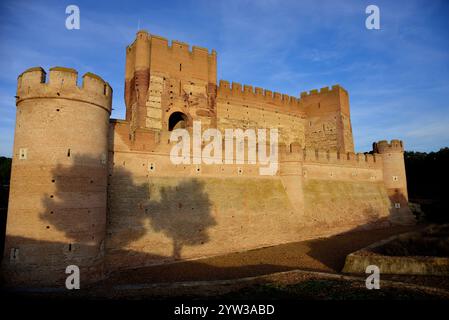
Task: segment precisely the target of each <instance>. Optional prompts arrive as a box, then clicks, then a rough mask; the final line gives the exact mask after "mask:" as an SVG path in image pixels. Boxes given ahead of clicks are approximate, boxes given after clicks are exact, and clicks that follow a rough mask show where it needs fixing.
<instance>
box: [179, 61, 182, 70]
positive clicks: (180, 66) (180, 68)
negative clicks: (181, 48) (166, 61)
mask: <svg viewBox="0 0 449 320" xmlns="http://www.w3.org/2000/svg"><path fill="white" fill-rule="evenodd" d="M179 71H182V63H180V64H179Z"/></svg>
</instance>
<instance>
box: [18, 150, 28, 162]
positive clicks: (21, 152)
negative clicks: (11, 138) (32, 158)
mask: <svg viewBox="0 0 449 320" xmlns="http://www.w3.org/2000/svg"><path fill="white" fill-rule="evenodd" d="M27 153H28V149H27V148H20V149H19V159H20V160H26V159H27Z"/></svg>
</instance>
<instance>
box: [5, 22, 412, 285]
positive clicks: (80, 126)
mask: <svg viewBox="0 0 449 320" xmlns="http://www.w3.org/2000/svg"><path fill="white" fill-rule="evenodd" d="M216 72H217V55H216V52H215V51H214V50H212V52H209V51H208V50H207V49H204V48H200V47H195V46H194V47H192V49H190V48H189V45H188V44H185V43H182V42H178V41H172V42H171V44H170V43H169V42H168V41H167V40H166V39H164V38H162V37H159V36H155V35H150V34H148V33H147V32H146V31H139V32H138V33H137V35H136V39H135V40H134V42H133V43H132V44H131V45H129V46H128V47H127V48H126V74H125V93H124V98H125V103H126V119H124V120H118V119H110V114H111V106H112V88H111V87H110V86H109V84H108V83H107V82H105V81H104V80H103V79H102V78H100V77H99V76H97V75H95V74H92V73H86V74H85V75H84V76H83V79H82V85H81V86H79V85H78V74H77V71H76V70H73V69H69V68H62V67H54V68H51V69H50V70H49V74H48V75H47V74H46V72H45V71H44V70H43V69H42V68H40V67H35V68H31V69H28V70H26V71H25V72H23V73H22V74H21V75H20V76H19V77H18V86H17V97H16V104H17V118H16V129H15V137H14V151H13V164H12V176H11V190H10V197H9V211H8V218H7V231H6V233H7V235H6V245H5V256H4V258H3V261H2V273H3V276H4V278H5V280H6V282H7V283H10V284H12V285H50V286H61V287H63V286H64V281H65V277H66V276H67V275H66V274H65V268H66V267H67V266H68V265H77V266H78V267H79V268H80V271H81V283H82V284H83V283H91V282H95V281H98V280H101V279H103V278H104V277H106V276H107V275H108V274H109V273H111V272H114V271H118V270H121V269H125V268H138V267H143V266H148V265H154V264H164V263H171V262H173V261H178V260H188V259H196V258H200V257H206V256H212V255H219V254H224V253H229V252H237V251H243V250H248V249H254V248H259V247H263V246H270V245H276V244H281V243H287V242H292V241H298V240H304V239H310V238H315V237H319V236H325V235H331V234H336V233H339V232H343V231H347V230H353V229H356V228H362V227H368V226H371V225H373V224H375V223H382V224H395V223H400V224H404V223H413V218H412V215H411V213H410V211H409V209H408V203H407V184H406V174H405V168H404V158H403V150H404V148H403V144H402V142H401V141H399V140H392V141H391V142H387V141H380V142H377V143H374V145H373V146H374V148H373V152H370V153H357V154H355V153H354V143H353V136H352V128H351V120H350V110H349V97H348V93H347V91H346V90H345V89H343V88H342V87H341V86H339V85H334V86H332V87H331V88H327V87H326V88H322V89H320V90H311V91H310V92H302V93H301V94H300V96H299V97H291V96H288V95H285V94H280V93H277V92H274V93H273V92H271V91H269V90H264V89H261V88H253V87H252V86H249V85H243V86H242V85H241V84H238V83H232V84H230V83H229V82H228V81H223V80H221V81H220V82H219V83H218V84H217V79H216V78H217V75H216ZM194 121H201V124H202V128H203V130H205V129H207V128H217V129H220V130H225V129H227V128H241V129H243V130H245V129H251V128H253V129H255V128H273V127H275V128H278V130H279V144H278V149H279V169H278V171H277V172H276V174H275V175H273V176H262V175H260V174H259V170H258V169H259V168H258V167H259V165H258V164H249V163H243V164H239V163H233V164H212V165H205V164H194V163H191V164H173V163H172V162H171V161H170V158H169V154H170V150H171V148H172V146H173V143H172V142H170V134H171V132H172V131H173V130H174V129H177V128H185V129H186V130H191V128H192V123H193V122H194ZM258 147H260V145H259V146H258Z"/></svg>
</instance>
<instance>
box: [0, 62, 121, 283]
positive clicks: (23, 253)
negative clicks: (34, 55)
mask: <svg viewBox="0 0 449 320" xmlns="http://www.w3.org/2000/svg"><path fill="white" fill-rule="evenodd" d="M46 77H47V76H46V73H45V71H44V70H43V69H42V68H40V67H37V68H31V69H28V70H26V71H25V72H24V73H22V74H21V75H20V76H19V77H18V86H17V100H16V105H17V116H16V130H15V136H14V150H13V163H12V173H11V191H10V197H9V209H8V220H7V230H6V245H5V257H4V258H3V270H4V272H5V273H6V275H5V278H6V280H7V281H9V282H12V283H19V282H24V283H26V284H27V285H31V284H40V285H42V284H46V285H57V286H64V283H65V280H64V279H65V277H66V276H67V275H66V274H65V268H66V267H67V266H68V265H77V266H78V267H79V268H80V273H81V283H86V282H88V281H92V280H98V279H100V278H101V277H102V275H103V251H104V249H103V247H104V238H105V227H106V205H107V176H108V174H107V154H108V126H109V116H110V113H111V100H112V89H111V87H110V86H109V84H108V83H106V82H105V81H104V80H103V79H101V78H100V77H99V76H97V75H95V74H92V73H86V74H85V75H84V76H83V80H82V86H81V87H78V86H77V78H78V73H77V71H76V70H73V69H69V68H62V67H55V68H51V69H50V72H49V80H48V82H46Z"/></svg>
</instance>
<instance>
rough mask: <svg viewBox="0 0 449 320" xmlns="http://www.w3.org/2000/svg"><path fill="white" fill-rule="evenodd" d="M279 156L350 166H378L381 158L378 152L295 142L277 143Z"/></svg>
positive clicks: (286, 159)
mask: <svg viewBox="0 0 449 320" xmlns="http://www.w3.org/2000/svg"><path fill="white" fill-rule="evenodd" d="M279 158H280V159H281V161H303V162H305V163H322V164H326V163H329V164H333V165H344V166H352V167H364V168H366V167H370V168H380V167H381V166H382V158H381V156H380V154H377V153H374V154H369V153H353V152H336V151H329V150H323V149H315V148H302V147H301V146H300V145H299V144H297V143H292V144H291V145H290V146H286V145H285V144H283V143H280V144H279Z"/></svg>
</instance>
